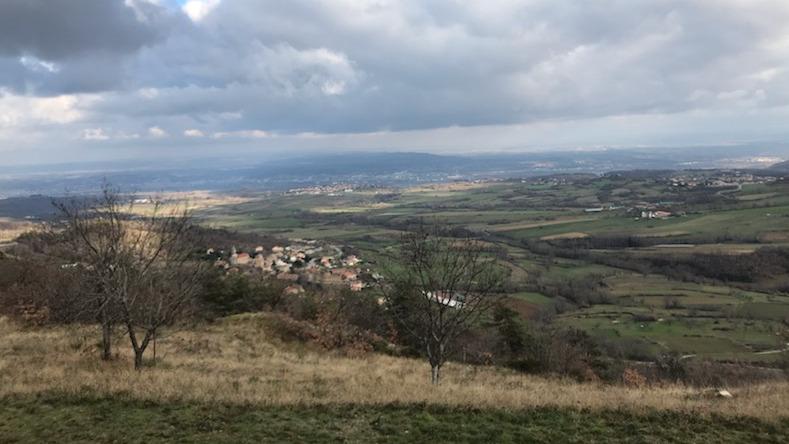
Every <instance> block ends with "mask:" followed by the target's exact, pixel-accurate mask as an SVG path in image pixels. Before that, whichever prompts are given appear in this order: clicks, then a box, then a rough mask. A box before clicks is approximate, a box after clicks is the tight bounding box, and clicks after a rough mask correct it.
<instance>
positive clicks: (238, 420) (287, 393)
mask: <svg viewBox="0 0 789 444" xmlns="http://www.w3.org/2000/svg"><path fill="white" fill-rule="evenodd" d="M271 322H273V319H272V318H271V317H270V316H269V315H243V316H235V317H231V318H228V319H224V320H222V321H220V322H217V323H215V324H213V325H210V326H202V327H195V328H193V329H191V330H187V331H182V332H177V333H172V334H170V335H167V336H166V337H165V338H164V339H162V340H160V342H159V343H158V344H157V347H158V348H157V355H158V356H157V360H158V362H157V363H156V366H155V367H151V368H146V369H144V370H143V371H142V372H135V371H134V370H132V369H131V366H130V363H129V359H130V358H131V352H130V350H128V349H127V348H126V347H123V346H122V347H120V349H119V352H118V353H119V355H118V357H117V360H116V361H115V362H110V363H104V362H101V361H99V360H98V357H97V353H96V345H95V344H94V342H95V339H96V334H95V333H96V332H95V331H93V330H92V329H91V328H89V327H84V328H83V327H80V328H62V327H58V328H47V329H30V328H22V327H19V326H18V325H15V324H12V323H10V322H8V321H5V320H3V321H0V380H2V381H3V384H2V385H0V402H2V403H3V409H0V436H2V437H3V442H42V441H53V440H57V441H61V442H64V441H68V442H171V441H179V442H282V441H299V442H327V441H344V442H384V441H385V442H415V441H416V442H420V441H426V440H430V441H432V442H480V441H492V440H495V441H500V442H524V441H534V442H557V441H561V442H594V441H599V442H654V441H675V442H705V441H706V442H743V441H747V442H785V440H786V438H787V436H789V435H788V434H789V400H787V398H786V396H784V395H785V393H786V392H787V390H789V385H787V383H770V384H765V385H756V386H749V387H743V388H738V389H733V390H732V391H733V393H734V395H735V398H734V399H728V400H727V399H720V398H714V397H710V396H707V395H705V394H703V393H702V391H701V390H700V389H692V388H688V387H684V386H674V385H666V386H654V387H642V388H627V387H623V386H608V385H600V384H590V383H587V384H582V383H576V382H571V381H567V380H557V379H549V378H541V377H535V376H528V375H523V374H518V373H514V372H511V371H507V370H503V369H499V368H494V367H475V366H466V365H461V364H450V365H449V366H448V367H447V368H446V370H445V378H446V379H445V381H444V382H443V383H442V384H441V385H440V386H438V387H435V386H431V385H430V383H429V376H428V368H427V366H426V365H425V364H424V362H422V361H418V360H411V359H403V358H394V357H389V356H384V355H379V354H364V355H360V356H355V357H351V356H340V355H337V354H334V353H327V352H320V351H318V350H313V349H310V348H309V347H308V346H305V345H304V344H302V343H292V342H287V343H283V342H282V341H281V340H278V339H276V338H274V337H273V336H271V334H270V333H269V330H270V325H271ZM119 344H122V342H120V341H119Z"/></svg>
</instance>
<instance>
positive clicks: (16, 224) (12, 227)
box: [0, 217, 35, 244]
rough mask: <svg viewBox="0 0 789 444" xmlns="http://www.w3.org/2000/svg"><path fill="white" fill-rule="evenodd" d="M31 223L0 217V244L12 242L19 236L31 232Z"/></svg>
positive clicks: (32, 226)
mask: <svg viewBox="0 0 789 444" xmlns="http://www.w3.org/2000/svg"><path fill="white" fill-rule="evenodd" d="M34 227H35V224H33V223H32V222H28V221H24V220H17V219H9V218H6V217H0V244H3V243H7V242H13V241H14V239H16V238H17V237H19V235H21V234H23V233H26V232H28V231H30V230H32V229H33V228H34Z"/></svg>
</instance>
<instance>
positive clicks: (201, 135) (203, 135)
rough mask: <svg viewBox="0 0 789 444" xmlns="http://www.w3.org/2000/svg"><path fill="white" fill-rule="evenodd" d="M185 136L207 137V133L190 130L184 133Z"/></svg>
mask: <svg viewBox="0 0 789 444" xmlns="http://www.w3.org/2000/svg"><path fill="white" fill-rule="evenodd" d="M184 136H186V137H205V133H203V132H202V131H200V130H199V129H188V130H186V131H184Z"/></svg>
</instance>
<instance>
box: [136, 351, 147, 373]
mask: <svg viewBox="0 0 789 444" xmlns="http://www.w3.org/2000/svg"><path fill="white" fill-rule="evenodd" d="M143 353H145V350H144V349H141V348H135V349H134V369H135V370H141V369H142V356H143Z"/></svg>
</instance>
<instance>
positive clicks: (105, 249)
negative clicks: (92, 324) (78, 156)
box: [54, 184, 128, 360]
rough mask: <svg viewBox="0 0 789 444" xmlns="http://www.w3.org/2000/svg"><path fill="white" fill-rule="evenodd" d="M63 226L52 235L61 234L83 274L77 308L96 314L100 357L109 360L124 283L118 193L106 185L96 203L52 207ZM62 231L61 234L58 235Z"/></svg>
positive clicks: (124, 228)
mask: <svg viewBox="0 0 789 444" xmlns="http://www.w3.org/2000/svg"><path fill="white" fill-rule="evenodd" d="M54 205H55V207H56V208H57V209H58V210H59V213H60V218H61V222H62V224H58V225H56V226H55V228H54V231H55V232H56V233H59V234H62V235H63V237H64V239H65V241H66V244H67V245H68V246H69V249H68V250H67V254H68V256H69V258H70V259H71V260H74V261H75V262H74V264H73V265H74V266H75V267H78V268H79V269H80V270H82V271H83V273H82V278H83V286H82V287H83V295H82V296H83V297H81V298H79V300H78V302H77V303H78V304H80V305H82V306H83V307H82V308H84V309H86V310H90V311H91V312H93V313H95V316H96V320H97V321H98V322H99V324H100V325H101V333H102V334H101V338H102V339H101V357H102V359H105V360H108V359H111V357H112V333H113V327H114V325H115V322H116V321H117V316H116V315H117V313H116V311H115V310H114V309H115V308H116V307H115V304H114V303H113V302H114V301H117V300H118V297H119V296H120V292H121V291H122V289H123V288H122V287H123V279H122V277H121V275H120V273H119V271H120V270H119V268H118V264H119V263H120V262H121V261H122V255H123V253H124V248H123V245H124V243H125V240H126V238H127V230H128V228H127V226H126V213H124V212H123V211H122V205H121V201H120V197H119V195H118V192H117V190H115V189H113V188H112V187H110V186H109V185H108V184H105V185H104V186H103V187H102V194H101V196H100V197H98V198H95V199H72V200H70V201H60V202H55V203H54ZM61 228H62V231H61Z"/></svg>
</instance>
